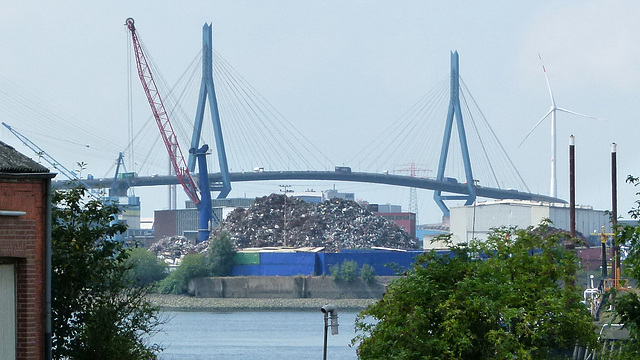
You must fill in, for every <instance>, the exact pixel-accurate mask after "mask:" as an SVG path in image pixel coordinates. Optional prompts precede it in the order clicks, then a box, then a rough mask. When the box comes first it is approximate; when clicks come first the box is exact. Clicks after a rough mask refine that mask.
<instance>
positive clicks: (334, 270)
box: [329, 264, 340, 280]
mask: <svg viewBox="0 0 640 360" xmlns="http://www.w3.org/2000/svg"><path fill="white" fill-rule="evenodd" d="M329 273H330V274H331V276H332V277H333V280H338V278H340V264H333V265H331V266H330V267H329Z"/></svg>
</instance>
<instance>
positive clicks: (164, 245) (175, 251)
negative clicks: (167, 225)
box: [149, 236, 209, 266]
mask: <svg viewBox="0 0 640 360" xmlns="http://www.w3.org/2000/svg"><path fill="white" fill-rule="evenodd" d="M208 249H209V242H208V241H203V242H201V243H198V244H196V242H195V241H193V240H189V239H187V238H185V237H184V236H168V237H165V238H162V239H160V240H158V241H157V242H155V243H154V244H153V245H151V246H149V251H152V252H153V253H154V254H156V256H157V257H158V258H159V259H161V260H162V261H164V262H165V263H167V264H168V265H170V266H171V265H180V262H181V261H182V258H184V256H185V255H188V254H196V253H204V252H206V251H207V250H208Z"/></svg>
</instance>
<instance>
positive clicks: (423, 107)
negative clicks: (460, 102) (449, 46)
mask: <svg viewBox="0 0 640 360" xmlns="http://www.w3.org/2000/svg"><path fill="white" fill-rule="evenodd" d="M447 80H449V78H448V77H446V78H443V79H442V81H440V82H439V83H438V84H437V85H436V86H435V87H434V88H433V89H431V90H430V91H429V93H427V94H426V95H424V96H423V97H422V98H421V99H419V100H418V101H417V102H416V103H415V104H413V105H412V106H411V107H410V108H409V110H407V111H405V112H404V113H403V114H402V115H401V116H400V117H398V118H397V119H396V120H395V121H392V122H390V124H389V126H388V127H386V128H385V129H384V130H382V131H381V132H380V133H379V134H378V136H376V137H375V138H373V139H367V144H366V145H365V146H361V147H359V151H358V152H356V153H355V155H354V156H353V157H352V158H351V159H349V160H348V162H347V163H348V164H360V165H359V166H358V167H357V168H358V171H378V169H383V170H391V169H394V168H395V167H396V166H399V165H400V164H405V163H406V162H407V155H411V157H413V158H416V159H420V160H421V162H422V163H425V164H431V165H430V166H433V167H434V168H435V163H437V159H433V160H434V161H433V162H432V161H428V158H429V157H432V156H433V154H434V153H437V149H436V148H435V147H434V148H429V149H426V150H425V151H421V152H420V153H419V154H417V153H416V152H415V150H416V149H417V147H416V144H421V146H426V147H430V146H433V145H434V142H431V141H429V139H432V138H434V137H435V136H436V135H437V134H441V130H440V129H438V127H440V126H441V125H440V124H439V122H437V121H434V119H435V118H436V116H435V114H436V113H438V112H439V111H441V108H442V107H443V106H444V101H445V100H446V99H448V91H447V90H448V81H447ZM421 149H422V148H421Z"/></svg>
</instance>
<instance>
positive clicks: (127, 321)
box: [51, 187, 161, 360]
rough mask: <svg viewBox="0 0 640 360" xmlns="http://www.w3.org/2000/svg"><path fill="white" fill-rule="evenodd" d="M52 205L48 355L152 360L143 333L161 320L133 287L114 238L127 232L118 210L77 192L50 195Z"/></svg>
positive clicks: (141, 291) (142, 292)
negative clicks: (119, 220) (50, 332)
mask: <svg viewBox="0 0 640 360" xmlns="http://www.w3.org/2000/svg"><path fill="white" fill-rule="evenodd" d="M52 204H53V208H52V226H51V235H52V249H53V251H52V279H51V281H52V330H53V334H52V343H53V349H52V350H53V351H52V354H53V358H54V359H92V360H100V359H152V358H154V357H155V354H156V353H157V352H158V351H159V350H160V348H159V346H158V345H156V344H152V345H149V344H148V336H149V335H151V334H153V333H154V332H155V331H156V327H157V326H158V325H160V323H161V322H160V320H159V319H158V315H157V308H155V307H153V306H152V305H151V304H150V303H149V302H148V301H147V300H146V298H145V295H147V293H148V289H147V288H145V287H137V286H132V285H134V284H133V283H132V279H131V277H130V276H129V274H128V271H129V266H128V265H127V259H128V258H129V254H130V252H129V250H127V249H126V248H125V247H124V246H123V244H122V243H121V242H118V241H115V240H113V236H114V235H116V234H118V233H121V232H123V231H124V230H125V229H126V226H124V225H122V224H119V223H118V222H117V221H116V214H117V213H118V211H119V209H118V206H117V205H115V204H112V203H103V202H101V201H99V200H94V199H88V197H86V196H85V190H84V189H83V188H80V187H78V188H74V189H71V190H66V191H56V192H55V193H54V194H53V200H52Z"/></svg>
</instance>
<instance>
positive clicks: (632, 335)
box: [611, 175, 640, 359]
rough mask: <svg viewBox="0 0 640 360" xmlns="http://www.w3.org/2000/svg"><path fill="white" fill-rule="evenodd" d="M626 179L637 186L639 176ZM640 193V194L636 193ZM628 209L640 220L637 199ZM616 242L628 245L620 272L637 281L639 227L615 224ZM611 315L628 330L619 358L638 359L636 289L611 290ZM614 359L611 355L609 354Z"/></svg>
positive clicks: (638, 303)
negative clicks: (612, 291)
mask: <svg viewBox="0 0 640 360" xmlns="http://www.w3.org/2000/svg"><path fill="white" fill-rule="evenodd" d="M627 182H628V183H630V184H633V185H634V186H638V185H639V184H640V179H638V178H637V177H633V176H630V175H629V176H628V177H627ZM636 195H640V193H636ZM635 203H636V205H635V207H634V208H632V209H631V210H630V211H629V215H630V216H631V218H633V219H635V220H638V219H640V200H636V202H635ZM616 244H617V245H624V246H626V247H628V249H629V252H628V254H627V257H626V259H625V260H624V262H623V265H624V267H623V268H624V274H625V275H626V276H628V277H629V278H630V279H633V280H635V281H640V226H628V225H626V226H618V227H617V231H616ZM614 299H615V300H614V303H613V304H614V315H615V320H614V321H616V322H620V323H623V324H624V325H625V328H627V329H628V330H629V339H628V341H626V342H625V343H624V344H623V343H620V345H623V346H622V347H621V351H620V356H619V357H618V358H620V359H622V358H625V359H637V358H640V344H639V341H640V299H639V298H638V294H637V292H634V291H621V292H616V291H615V290H614ZM611 358H614V357H611Z"/></svg>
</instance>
